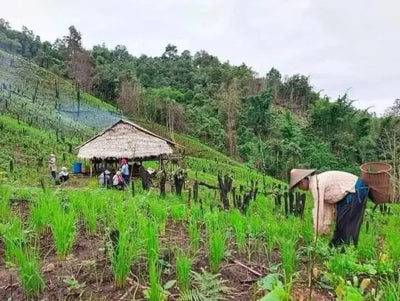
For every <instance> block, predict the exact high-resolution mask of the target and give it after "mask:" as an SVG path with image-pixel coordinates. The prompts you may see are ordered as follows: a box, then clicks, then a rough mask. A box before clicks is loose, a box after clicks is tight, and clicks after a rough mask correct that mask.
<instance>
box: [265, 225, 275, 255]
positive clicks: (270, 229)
mask: <svg viewBox="0 0 400 301" xmlns="http://www.w3.org/2000/svg"><path fill="white" fill-rule="evenodd" d="M265 233H266V239H267V253H268V258H269V259H271V255H272V252H273V251H274V248H275V245H276V236H277V235H276V233H277V224H276V222H275V221H273V220H272V219H267V222H266V223H265Z"/></svg>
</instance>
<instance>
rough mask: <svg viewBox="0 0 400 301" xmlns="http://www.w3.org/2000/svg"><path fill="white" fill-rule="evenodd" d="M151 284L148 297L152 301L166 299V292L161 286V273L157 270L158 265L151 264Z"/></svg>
mask: <svg viewBox="0 0 400 301" xmlns="http://www.w3.org/2000/svg"><path fill="white" fill-rule="evenodd" d="M149 284H150V289H149V290H148V295H149V299H150V301H160V300H163V299H164V298H163V297H164V290H163V288H162V286H161V285H160V272H159V271H158V269H157V263H156V262H151V263H150V264H149Z"/></svg>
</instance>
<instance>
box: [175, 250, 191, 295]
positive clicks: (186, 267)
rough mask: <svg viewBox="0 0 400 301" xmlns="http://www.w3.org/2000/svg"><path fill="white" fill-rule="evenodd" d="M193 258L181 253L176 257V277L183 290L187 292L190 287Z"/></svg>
mask: <svg viewBox="0 0 400 301" xmlns="http://www.w3.org/2000/svg"><path fill="white" fill-rule="evenodd" d="M192 263H193V261H192V259H191V258H189V257H187V256H185V255H184V254H183V253H179V254H178V256H177V257H176V277H177V279H178V285H179V289H180V291H181V292H185V291H187V290H189V288H190V272H191V268H192Z"/></svg>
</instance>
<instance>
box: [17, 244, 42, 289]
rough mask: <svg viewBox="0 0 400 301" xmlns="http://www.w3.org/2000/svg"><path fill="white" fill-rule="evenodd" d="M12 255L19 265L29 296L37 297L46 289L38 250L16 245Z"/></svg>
mask: <svg viewBox="0 0 400 301" xmlns="http://www.w3.org/2000/svg"><path fill="white" fill-rule="evenodd" d="M12 253H13V255H14V256H15V258H16V259H17V262H18V265H19V278H20V281H21V284H22V287H23V288H24V291H25V293H26V294H27V295H28V296H37V295H39V293H40V292H41V291H43V289H44V287H45V283H44V280H43V274H42V269H41V265H40V261H39V251H38V250H37V248H29V249H28V248H23V247H21V246H17V245H14V246H13V248H12Z"/></svg>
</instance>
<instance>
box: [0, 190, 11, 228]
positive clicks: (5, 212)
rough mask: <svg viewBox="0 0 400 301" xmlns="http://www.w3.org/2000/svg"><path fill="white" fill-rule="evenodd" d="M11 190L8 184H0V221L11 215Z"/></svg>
mask: <svg viewBox="0 0 400 301" xmlns="http://www.w3.org/2000/svg"><path fill="white" fill-rule="evenodd" d="M11 195H12V190H11V188H10V187H9V186H6V185H3V184H0V222H5V221H7V220H8V219H9V218H10V216H11V211H10V203H9V201H10V198H11Z"/></svg>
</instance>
